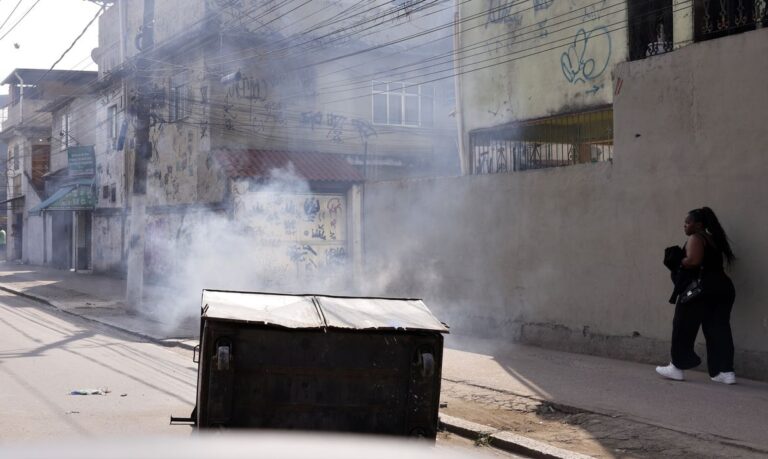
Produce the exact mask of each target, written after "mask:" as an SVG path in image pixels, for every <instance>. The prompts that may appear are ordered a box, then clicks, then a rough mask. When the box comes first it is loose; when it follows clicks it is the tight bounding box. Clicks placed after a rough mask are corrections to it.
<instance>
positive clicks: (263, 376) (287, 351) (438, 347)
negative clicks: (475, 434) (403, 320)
mask: <svg viewBox="0 0 768 459" xmlns="http://www.w3.org/2000/svg"><path fill="white" fill-rule="evenodd" d="M442 340H443V338H442V335H440V334H439V333H432V332H408V333H404V332H401V331H396V332H395V331H370V330H355V331H346V330H333V329H331V330H327V331H322V330H308V329H298V330H297V329H293V330H289V329H276V328H268V327H263V326H253V325H247V324H242V323H233V322H217V321H207V325H206V333H204V339H203V342H202V346H201V377H200V383H201V384H200V386H199V387H200V391H208V394H200V396H199V405H198V409H199V414H198V416H199V418H198V419H199V425H200V426H201V427H208V426H219V425H220V426H229V427H254V428H269V429H299V430H330V431H344V432H361V433H382V434H392V435H420V436H426V437H434V436H435V435H436V428H437V409H438V404H439V394H440V368H441V366H442ZM222 343H224V345H227V346H229V347H230V349H229V351H227V352H229V353H230V357H229V358H230V361H229V364H228V365H222V364H221V360H222V355H223V354H226V353H227V352H222V351H221V350H220V349H221V347H222ZM427 354H428V356H427V357H424V356H425V355H427ZM204 362H206V363H205V365H204ZM203 373H207V375H206V374H203ZM203 382H205V384H202V383H203Z"/></svg>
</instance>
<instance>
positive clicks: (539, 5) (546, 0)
mask: <svg viewBox="0 0 768 459" xmlns="http://www.w3.org/2000/svg"><path fill="white" fill-rule="evenodd" d="M553 3H555V0H533V11H542V10H546V9H547V8H549V7H550V6H552V4H553Z"/></svg>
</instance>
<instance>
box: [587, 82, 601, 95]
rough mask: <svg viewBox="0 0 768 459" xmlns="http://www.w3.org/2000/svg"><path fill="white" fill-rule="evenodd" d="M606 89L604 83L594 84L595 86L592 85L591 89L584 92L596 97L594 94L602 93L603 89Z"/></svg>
mask: <svg viewBox="0 0 768 459" xmlns="http://www.w3.org/2000/svg"><path fill="white" fill-rule="evenodd" d="M604 87H605V85H604V84H602V83H601V84H594V85H592V88H591V89H587V90H586V91H584V92H586V93H587V94H591V95H594V94H597V93H598V92H600V90H601V89H603V88H604Z"/></svg>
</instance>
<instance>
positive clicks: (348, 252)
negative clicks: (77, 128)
mask: <svg viewBox="0 0 768 459" xmlns="http://www.w3.org/2000/svg"><path fill="white" fill-rule="evenodd" d="M143 3H144V2H143V1H141V0H124V1H120V2H115V4H114V5H112V6H111V7H109V8H108V9H107V10H106V12H105V13H104V15H103V16H102V17H101V18H100V22H99V26H100V32H99V34H100V35H99V48H98V49H96V50H94V53H93V55H94V59H95V60H96V62H97V63H98V65H99V75H100V82H101V83H100V85H99V89H98V100H99V103H98V104H97V121H98V123H99V124H102V123H103V129H102V133H101V134H99V135H98V136H97V138H96V139H95V141H94V142H95V150H96V154H95V156H96V178H95V184H96V187H97V189H96V190H97V192H96V194H97V198H96V208H95V209H94V212H93V234H94V236H93V253H92V260H93V268H94V269H95V270H97V271H101V272H116V273H125V271H126V269H127V268H126V266H127V247H128V245H129V241H130V238H131V235H130V227H131V225H130V219H131V208H132V204H131V199H132V186H133V169H134V164H135V154H136V153H135V152H136V148H137V146H136V145H135V140H134V139H135V130H134V127H135V122H134V120H135V108H136V94H137V87H136V75H135V73H134V72H133V70H132V68H133V67H132V66H133V63H135V59H136V58H137V56H138V55H139V53H140V51H139V49H138V48H137V46H136V43H137V42H138V41H139V40H138V39H139V37H140V26H141V21H142V14H143ZM355 3H356V2H347V1H319V2H312V3H311V4H309V5H307V6H306V7H305V8H302V10H301V12H300V13H301V14H298V13H294V14H292V13H291V11H290V7H288V6H280V7H276V8H267V7H266V6H265V3H264V2H261V1H241V2H218V1H203V0H197V1H194V2H189V1H164V2H156V3H155V11H154V18H155V21H154V24H155V27H154V43H155V45H154V47H153V49H152V50H148V51H147V54H146V56H148V57H149V58H150V60H151V81H152V86H153V88H154V89H153V91H152V95H151V99H152V101H151V116H152V127H151V131H150V138H151V144H152V149H151V155H150V158H149V164H148V173H147V190H148V191H147V215H146V222H147V230H146V239H145V257H144V258H145V274H146V275H145V277H146V278H147V280H149V281H155V282H160V279H161V277H162V275H163V274H167V273H169V272H174V266H176V264H177V263H178V261H179V257H174V256H172V255H171V254H172V253H175V252H178V251H179V247H178V246H177V245H176V244H175V243H174V244H169V243H168V241H169V240H175V241H189V240H190V239H191V238H194V234H195V232H196V231H197V230H196V229H195V228H199V227H200V225H199V222H200V221H201V220H204V219H206V218H208V217H209V216H211V215H215V216H217V217H226V218H228V219H229V220H230V221H235V222H239V223H238V225H245V226H244V227H243V228H240V229H238V231H240V230H242V231H243V232H244V233H245V234H251V235H253V236H254V237H253V238H251V239H252V240H256V241H257V242H258V241H261V243H257V245H262V246H265V247H269V250H267V249H266V248H265V249H264V250H267V252H269V253H270V255H269V256H267V255H264V256H263V258H265V259H267V258H268V259H270V260H272V261H273V262H272V264H273V265H275V266H278V268H275V270H276V272H280V273H285V272H297V273H301V272H305V271H306V272H309V271H313V270H315V271H322V270H324V269H325V268H326V267H331V266H332V267H337V266H338V265H342V264H344V265H346V266H347V267H348V268H350V267H351V266H353V265H354V264H355V263H359V256H360V251H359V249H355V246H356V244H359V241H360V239H361V233H360V231H361V230H360V225H359V211H356V210H355V209H356V208H359V203H360V193H361V188H360V184H362V183H363V182H365V181H366V180H383V179H392V178H397V177H418V176H425V175H455V174H457V173H458V148H457V132H456V129H455V122H454V118H453V117H452V116H451V112H452V111H453V110H454V108H455V105H454V87H453V82H452V80H442V81H439V82H428V83H418V82H414V81H413V80H412V79H411V78H410V76H409V75H408V74H407V73H405V74H396V75H392V74H391V72H390V69H391V68H393V67H397V65H398V64H399V63H401V62H402V58H403V56H411V58H412V59H418V58H419V54H418V53H419V52H421V53H423V56H425V57H426V56H428V55H430V53H432V52H434V50H433V49H430V48H424V49H422V50H421V51H411V50H410V48H411V46H408V47H406V46H404V45H403V46H399V47H391V46H389V45H388V43H389V42H390V41H392V39H393V37H394V36H396V35H397V34H398V33H403V32H402V31H400V32H397V31H393V30H389V29H390V28H389V27H381V28H380V29H381V30H383V32H379V33H378V34H373V35H371V34H364V33H363V32H364V29H363V26H362V24H364V23H365V21H371V20H374V19H376V20H378V21H384V23H386V24H388V25H391V27H397V28H401V29H404V31H405V33H413V32H414V31H415V30H417V29H415V28H414V27H413V25H412V24H410V21H409V17H408V16H407V15H406V14H405V13H406V9H405V7H399V8H396V9H391V8H384V7H388V5H384V7H382V8H381V9H380V10H378V11H370V12H369V13H367V15H357V14H352V13H354V12H355V10H354V9H353V8H354V7H355ZM441 3H446V2H441ZM407 12H408V13H409V14H415V13H416V12H413V11H410V10H408V11H407ZM338 17H341V18H343V19H341V20H335V19H334V18H338ZM448 17H449V18H450V12H449V14H448ZM254 18H258V20H255V19H254ZM331 19H334V21H331ZM326 23H327V24H328V25H326V26H325V27H324V28H317V26H318V24H320V25H322V24H326ZM350 31H353V32H354V31H356V33H357V34H358V35H360V36H359V37H357V36H354V35H350V34H349V32H350ZM425 41H426V40H425ZM384 44H387V47H386V48H385V47H382V45H384ZM437 46H439V47H440V48H439V49H440V52H443V53H446V54H448V55H450V53H451V47H452V42H451V40H450V34H447V35H445V36H444V37H443V39H442V41H441V42H440V43H439V44H438V45H437ZM379 48H381V49H379ZM358 53H360V57H355V56H356V55H357V54H358ZM273 170H290V171H291V174H290V175H292V177H291V179H292V180H293V182H294V185H295V188H294V189H291V190H290V191H287V190H285V189H284V188H283V189H282V193H283V194H284V195H285V196H284V199H283V198H274V196H270V195H269V193H267V194H266V195H265V194H264V190H265V189H267V190H269V187H268V186H269V183H270V181H271V180H272V179H273V178H274V177H272V176H271V174H272V171H273ZM283 178H285V177H283ZM270 206H278V208H282V209H283V211H281V212H278V214H280V215H279V216H278V217H276V218H277V220H275V219H274V218H272V217H273V215H272V214H273V213H270V212H267V213H266V214H264V215H265V216H270V218H272V220H270V222H265V221H262V220H260V219H259V218H252V217H248V215H247V214H251V213H253V212H257V211H259V212H261V211H264V209H265V208H271V207H270ZM275 209H276V208H275ZM294 209H295V211H294ZM273 210H274V209H273ZM264 212H266V211H264ZM275 212H276V211H275ZM296 212H298V213H296ZM257 213H258V212H257ZM278 233H279V234H278ZM181 252H184V251H183V250H182V251H181ZM259 253H261V252H259ZM356 257H357V258H356ZM177 267H178V266H177ZM350 269H351V268H350Z"/></svg>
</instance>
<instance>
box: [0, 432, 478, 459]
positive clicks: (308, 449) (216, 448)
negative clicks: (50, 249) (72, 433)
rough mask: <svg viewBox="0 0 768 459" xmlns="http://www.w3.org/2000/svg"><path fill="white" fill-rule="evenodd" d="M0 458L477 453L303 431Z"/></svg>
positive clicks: (35, 450) (383, 458) (281, 458)
mask: <svg viewBox="0 0 768 459" xmlns="http://www.w3.org/2000/svg"><path fill="white" fill-rule="evenodd" d="M0 457H3V458H5V457H8V458H14V459H54V458H55V459H137V458H147V459H154V458H158V459H161V458H162V459H210V458H217V459H241V458H242V459H245V458H248V459H251V458H254V457H258V458H262V459H294V458H295V459H299V458H313V459H315V458H324V457H332V458H334V459H359V458H360V457H365V458H366V459H392V458H397V459H430V458H440V459H454V458H456V459H458V458H467V457H470V458H471V457H473V455H472V454H469V455H468V454H467V452H466V451H457V452H453V451H450V450H446V449H445V448H435V447H433V446H431V445H430V444H429V443H425V442H422V441H416V440H408V441H404V440H395V439H393V438H384V437H375V438H374V437H363V436H359V435H355V436H349V435H346V436H344V435H331V434H323V435H322V436H321V435H317V434H315V435H310V434H299V433H291V434H288V433H280V434H278V433H270V434H267V433H250V434H245V433H236V434H235V433H226V434H222V433H219V434H214V433H208V434H199V435H194V436H192V437H191V438H190V437H187V438H179V437H173V438H170V437H166V438H163V437H152V438H142V437H138V438H124V439H111V440H110V439H98V440H96V439H84V440H82V441H79V442H65V443H62V442H57V443H55V444H49V445H45V444H41V445H34V446H31V445H30V446H25V447H22V446H18V447H8V446H0Z"/></svg>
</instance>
